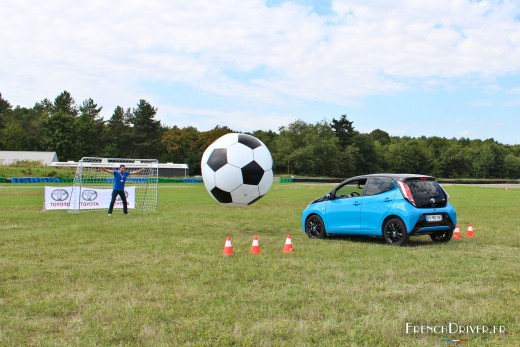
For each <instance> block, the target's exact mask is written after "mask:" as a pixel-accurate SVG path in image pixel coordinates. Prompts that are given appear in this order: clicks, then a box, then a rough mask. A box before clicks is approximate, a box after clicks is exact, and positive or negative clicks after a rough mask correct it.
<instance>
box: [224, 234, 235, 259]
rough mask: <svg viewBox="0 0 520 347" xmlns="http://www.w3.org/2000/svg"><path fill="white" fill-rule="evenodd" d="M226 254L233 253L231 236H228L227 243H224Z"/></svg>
mask: <svg viewBox="0 0 520 347" xmlns="http://www.w3.org/2000/svg"><path fill="white" fill-rule="evenodd" d="M222 254H224V255H233V246H232V245H231V237H229V236H228V237H226V244H225V245H224V251H223V252H222Z"/></svg>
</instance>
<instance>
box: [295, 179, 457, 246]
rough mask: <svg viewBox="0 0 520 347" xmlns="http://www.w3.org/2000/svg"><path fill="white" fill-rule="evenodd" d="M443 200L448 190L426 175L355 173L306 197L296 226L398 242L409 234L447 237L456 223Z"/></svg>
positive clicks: (315, 233) (318, 234)
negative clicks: (311, 197) (321, 193)
mask: <svg viewBox="0 0 520 347" xmlns="http://www.w3.org/2000/svg"><path fill="white" fill-rule="evenodd" d="M448 200H449V196H448V193H446V191H445V190H444V189H443V188H442V187H441V186H440V184H439V183H438V182H437V181H435V178H434V177H431V176H425V175H415V174H371V175H362V176H356V177H352V178H349V179H347V180H345V181H343V182H341V183H340V184H338V185H337V186H336V187H335V188H333V189H332V190H331V191H330V192H328V193H327V194H325V195H324V196H321V197H319V198H317V199H315V200H314V201H312V202H311V203H310V204H309V205H308V206H307V207H306V208H305V210H304V211H303V213H302V228H303V231H304V232H305V233H307V235H308V236H309V237H311V238H324V237H326V236H327V235H328V234H341V235H365V236H379V237H383V238H384V239H385V241H386V242H387V243H388V244H391V245H397V246H402V245H404V244H406V243H407V242H408V239H409V237H410V236H414V235H429V236H430V238H431V239H432V240H433V241H434V242H448V241H449V240H450V239H451V237H452V236H453V229H454V228H455V225H456V224H457V213H456V212H455V209H454V208H453V206H452V205H451V204H450V202H449V201H448Z"/></svg>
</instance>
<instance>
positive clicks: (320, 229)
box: [305, 214, 327, 239]
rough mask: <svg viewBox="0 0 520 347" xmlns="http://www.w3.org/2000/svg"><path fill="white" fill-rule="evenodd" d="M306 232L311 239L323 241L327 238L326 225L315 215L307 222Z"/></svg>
mask: <svg viewBox="0 0 520 347" xmlns="http://www.w3.org/2000/svg"><path fill="white" fill-rule="evenodd" d="M305 232H306V233H307V235H308V236H309V237H310V238H318V239H323V238H325V237H326V236H327V233H326V232H325V224H323V220H322V219H321V217H320V216H318V215H316V214H313V215H312V216H310V217H309V218H307V221H306V222H305Z"/></svg>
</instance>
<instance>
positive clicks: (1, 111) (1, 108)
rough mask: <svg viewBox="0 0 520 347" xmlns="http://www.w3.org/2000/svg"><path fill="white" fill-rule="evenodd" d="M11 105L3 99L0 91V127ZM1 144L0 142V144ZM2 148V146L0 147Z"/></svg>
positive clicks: (0, 127)
mask: <svg viewBox="0 0 520 347" xmlns="http://www.w3.org/2000/svg"><path fill="white" fill-rule="evenodd" d="M12 108H13V107H12V106H11V104H10V103H9V101H7V100H5V99H4V98H3V97H2V93H0V129H2V127H3V124H4V121H3V119H4V117H5V114H6V113H7V112H8V111H10V110H11V109H12ZM1 145H2V144H1V143H0V146H1ZM0 148H2V147H0Z"/></svg>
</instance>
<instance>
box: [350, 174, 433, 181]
mask: <svg viewBox="0 0 520 347" xmlns="http://www.w3.org/2000/svg"><path fill="white" fill-rule="evenodd" d="M370 177H390V178H392V179H393V180H395V181H402V180H406V179H408V178H421V177H427V178H431V179H435V178H434V177H433V176H428V175H419V174H407V173H377V174H368V175H360V176H355V177H351V178H348V179H346V180H345V181H350V180H356V179H364V178H370Z"/></svg>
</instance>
